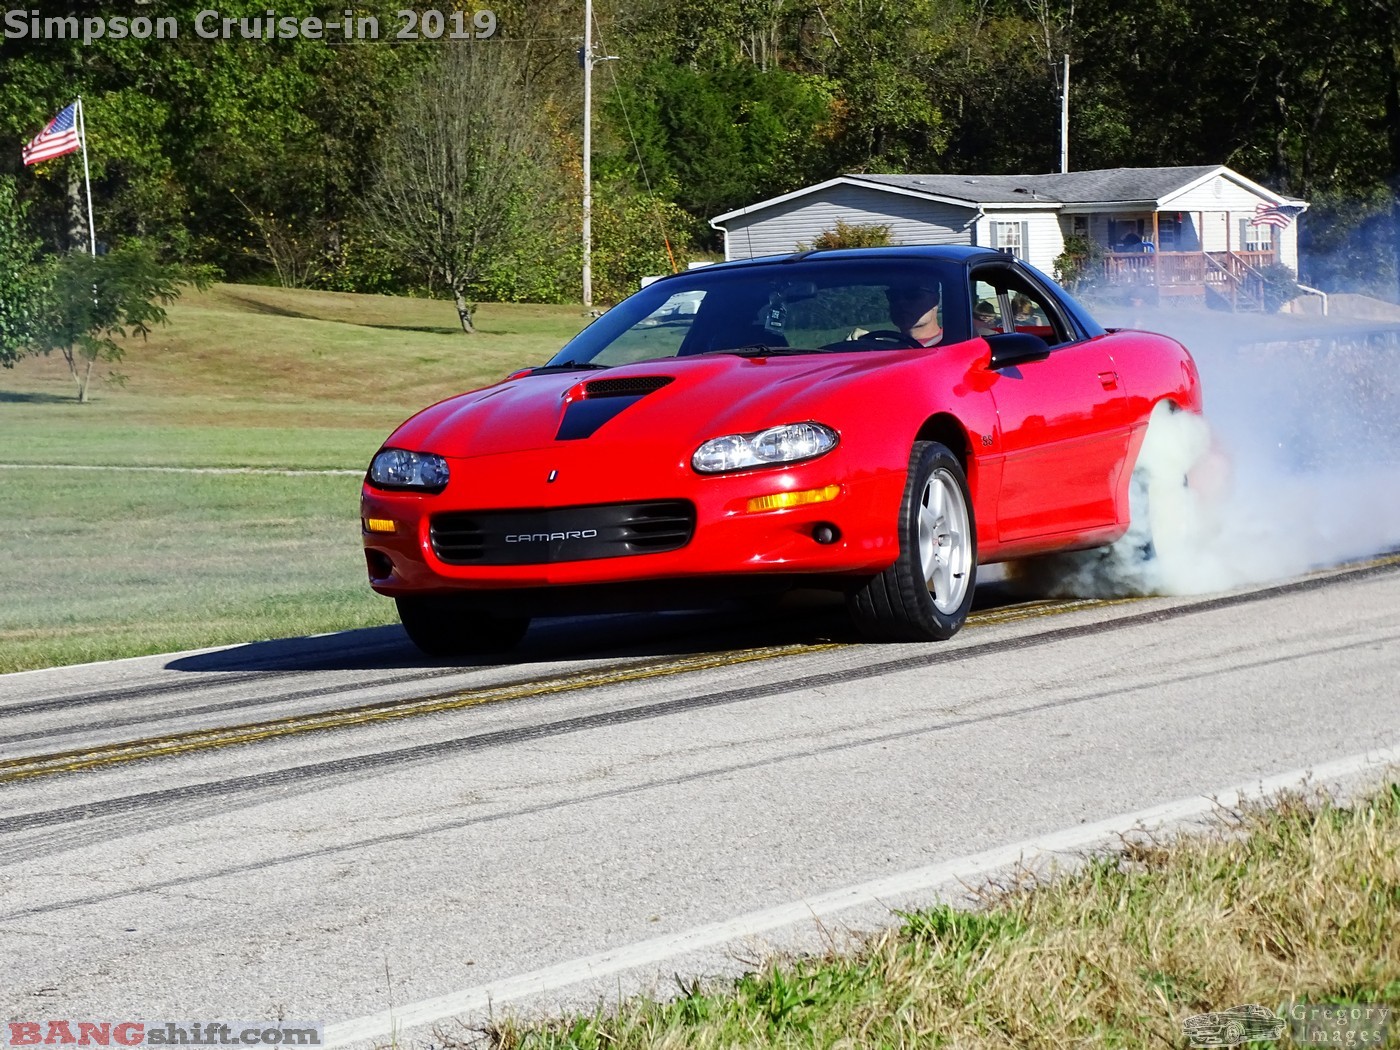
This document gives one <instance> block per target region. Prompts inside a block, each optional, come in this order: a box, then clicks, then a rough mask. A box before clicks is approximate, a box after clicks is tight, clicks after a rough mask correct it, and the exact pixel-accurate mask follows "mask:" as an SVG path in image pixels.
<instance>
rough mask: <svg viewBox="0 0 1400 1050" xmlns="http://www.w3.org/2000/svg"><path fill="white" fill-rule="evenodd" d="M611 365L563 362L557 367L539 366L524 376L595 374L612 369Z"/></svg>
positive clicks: (588, 362)
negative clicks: (573, 373) (575, 373)
mask: <svg viewBox="0 0 1400 1050" xmlns="http://www.w3.org/2000/svg"><path fill="white" fill-rule="evenodd" d="M612 367H614V366H613V365H596V364H594V363H593V362H592V361H565V362H564V363H563V364H558V365H540V366H539V367H538V368H532V369H530V371H529V372H527V373H526V375H532V376H539V375H548V374H549V373H551V372H596V371H598V370H599V369H602V368H612Z"/></svg>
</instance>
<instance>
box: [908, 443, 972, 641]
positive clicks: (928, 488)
mask: <svg viewBox="0 0 1400 1050" xmlns="http://www.w3.org/2000/svg"><path fill="white" fill-rule="evenodd" d="M967 520H968V514H967V503H966V502H965V501H964V500H963V495H962V489H961V487H960V486H959V485H958V483H957V480H956V479H955V478H954V477H953V475H952V474H950V473H949V472H948V471H947V470H946V469H944V468H942V467H940V468H939V469H937V470H935V471H934V472H933V473H932V474H930V475H929V479H928V481H927V483H925V485H924V491H923V494H922V495H921V496H920V497H919V565H920V567H921V568H922V569H923V573H924V580H925V582H926V583H927V584H928V589H929V593H930V594H931V595H932V596H933V605H934V608H936V609H937V610H938V611H939V612H941V613H943V614H944V615H949V614H951V613H954V612H957V610H958V609H960V608H961V607H962V603H963V599H964V598H965V597H967V584H968V580H969V579H970V578H971V570H972V544H971V542H970V539H971V538H970V537H969V535H968V524H967Z"/></svg>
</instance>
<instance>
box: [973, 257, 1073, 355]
mask: <svg viewBox="0 0 1400 1050" xmlns="http://www.w3.org/2000/svg"><path fill="white" fill-rule="evenodd" d="M971 294H972V308H973V335H974V336H987V335H995V334H998V333H1001V332H1025V333H1028V334H1030V335H1038V336H1040V337H1041V338H1042V339H1044V340H1045V341H1046V342H1047V343H1049V344H1050V345H1051V346H1052V347H1053V346H1061V345H1063V344H1065V343H1069V342H1073V341H1074V339H1075V338H1076V335H1075V332H1074V330H1073V328H1072V327H1071V326H1070V324H1069V323H1068V321H1067V320H1066V319H1065V318H1064V316H1063V314H1062V313H1061V311H1060V310H1059V309H1058V307H1057V306H1056V304H1055V303H1054V301H1053V300H1052V299H1051V298H1050V297H1049V295H1048V293H1046V292H1045V291H1044V290H1043V289H1041V288H1040V287H1039V286H1037V285H1035V284H1032V283H1031V282H1030V281H1029V280H1027V279H1026V278H1025V277H1024V276H1023V275H1021V274H1020V273H1017V272H1016V271H1015V270H1012V269H1010V268H996V269H991V270H979V271H978V272H977V273H975V274H973V277H972V287H971Z"/></svg>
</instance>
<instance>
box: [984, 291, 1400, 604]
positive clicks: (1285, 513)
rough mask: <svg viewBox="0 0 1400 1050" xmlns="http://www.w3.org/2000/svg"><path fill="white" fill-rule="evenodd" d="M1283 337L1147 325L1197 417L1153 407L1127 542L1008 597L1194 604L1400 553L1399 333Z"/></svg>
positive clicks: (1218, 322) (1037, 571)
mask: <svg viewBox="0 0 1400 1050" xmlns="http://www.w3.org/2000/svg"><path fill="white" fill-rule="evenodd" d="M1283 321H1284V319H1281V318H1265V319H1259V318H1254V319H1249V318H1244V317H1233V316H1230V315H1215V316H1212V315H1206V316H1204V317H1201V316H1195V315H1192V314H1190V313H1187V312H1184V311H1183V312H1178V313H1176V314H1175V316H1173V315H1172V314H1168V313H1166V312H1165V311H1163V312H1161V314H1160V315H1158V316H1153V317H1151V318H1150V319H1147V320H1146V321H1145V323H1142V324H1141V327H1144V328H1154V329H1155V330H1158V331H1166V332H1167V333H1168V334H1171V335H1173V336H1175V337H1177V338H1179V339H1181V340H1182V341H1183V342H1184V343H1185V344H1186V345H1187V346H1188V347H1189V348H1190V349H1191V351H1192V353H1193V355H1194V356H1195V358H1196V361H1197V364H1198V366H1199V367H1200V371H1201V376H1202V386H1203V389H1204V392H1205V401H1206V416H1205V418H1202V417H1200V416H1196V415H1194V414H1192V413H1189V412H1174V411H1168V410H1167V409H1166V407H1165V406H1163V405H1159V406H1158V407H1157V408H1156V409H1155V410H1154V412H1153V415H1152V417H1151V421H1150V424H1149V427H1148V433H1147V436H1146V438H1145V440H1144V442H1143V447H1142V451H1141V454H1140V456H1139V458H1138V461H1137V464H1136V467H1137V469H1136V470H1135V471H1134V476H1133V483H1132V501H1131V502H1132V504H1133V525H1132V528H1131V529H1130V530H1129V532H1128V534H1127V535H1126V536H1124V537H1123V539H1122V540H1120V541H1119V542H1118V543H1116V544H1114V545H1113V546H1112V547H1110V548H1105V549H1101V550H1096V551H1085V552H1079V553H1075V554H1069V555H1057V556H1053V557H1048V558H1036V559H1029V560H1027V561H1025V562H1020V563H1016V564H1015V565H1013V566H1010V567H1009V568H1008V579H1009V580H1010V581H1011V582H1012V583H1013V585H1015V586H1017V587H1018V589H1021V590H1028V591H1030V592H1033V593H1038V594H1044V595H1046V596H1080V597H1120V596H1121V597H1126V596H1135V595H1146V594H1177V595H1180V594H1200V593H1206V592H1211V591H1221V590H1228V589H1230V588H1234V587H1240V586H1244V585H1247V584H1252V583H1262V582H1266V581H1269V580H1276V579H1282V578H1286V577H1290V576H1296V575H1298V574H1300V573H1305V572H1308V571H1309V570H1313V569H1318V568H1323V567H1326V566H1329V565H1335V564H1338V563H1340V562H1343V561H1347V560H1351V559H1356V558H1363V557H1366V556H1368V555H1372V554H1377V553H1381V552H1387V551H1393V550H1395V549H1397V548H1400V367H1397V366H1400V352H1397V351H1400V333H1396V334H1393V335H1386V336H1382V337H1380V338H1376V337H1373V336H1368V335H1366V334H1365V333H1358V334H1357V335H1356V336H1355V337H1354V338H1350V337H1348V336H1347V335H1346V333H1345V331H1344V330H1343V331H1342V333H1341V335H1340V336H1339V335H1337V334H1332V335H1329V336H1325V337H1322V338H1316V337H1314V336H1315V333H1316V332H1317V331H1319V328H1318V326H1317V323H1316V322H1314V323H1313V326H1312V328H1311V329H1309V330H1308V331H1309V332H1310V335H1309V338H1301V337H1300V335H1301V331H1302V330H1301V329H1299V330H1297V331H1290V329H1289V328H1288V327H1287V326H1286V325H1283V326H1281V325H1280V322H1283ZM1265 326H1267V328H1265ZM1295 328H1297V326H1295ZM1261 329H1264V330H1265V331H1267V332H1268V335H1266V336H1264V338H1270V339H1271V341H1270V342H1268V343H1265V342H1262V341H1260V340H1261V334H1262V332H1261ZM1323 331H1324V332H1325V331H1326V330H1323ZM1144 504H1145V505H1146V510H1145V511H1144Z"/></svg>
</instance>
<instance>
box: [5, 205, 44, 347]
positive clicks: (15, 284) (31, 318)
mask: <svg viewBox="0 0 1400 1050" xmlns="http://www.w3.org/2000/svg"><path fill="white" fill-rule="evenodd" d="M28 211H29V209H28V206H27V205H26V204H25V202H24V201H22V200H20V199H19V194H18V193H17V192H16V191H15V183H14V180H13V179H9V178H0V365H3V366H4V367H5V368H13V367H14V366H15V362H16V361H18V360H19V359H20V358H21V357H24V356H26V355H27V354H29V353H32V352H33V351H32V349H31V346H32V343H33V339H34V335H35V331H36V329H37V326H38V324H39V323H40V321H41V320H42V317H43V312H44V304H45V301H46V299H47V295H48V284H49V279H50V268H49V266H48V264H47V262H46V261H45V260H44V259H43V258H42V257H41V256H40V254H39V239H38V238H37V237H35V236H34V235H33V234H32V233H31V232H30V231H29V227H28V223H27V221H26V220H27V216H28Z"/></svg>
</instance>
